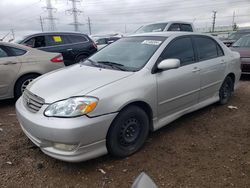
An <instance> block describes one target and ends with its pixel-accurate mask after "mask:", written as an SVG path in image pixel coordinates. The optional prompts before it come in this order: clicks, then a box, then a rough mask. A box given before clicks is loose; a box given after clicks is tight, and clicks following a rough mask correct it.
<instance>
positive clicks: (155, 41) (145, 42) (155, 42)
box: [142, 40, 162, 46]
mask: <svg viewBox="0 0 250 188" xmlns="http://www.w3.org/2000/svg"><path fill="white" fill-rule="evenodd" d="M161 43H162V41H159V40H144V41H143V42H142V44H148V45H155V46H159V45H160V44H161Z"/></svg>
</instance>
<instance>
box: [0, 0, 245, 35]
mask: <svg viewBox="0 0 250 188" xmlns="http://www.w3.org/2000/svg"><path fill="white" fill-rule="evenodd" d="M51 1H52V5H53V7H54V8H56V10H54V11H53V15H54V17H55V18H57V20H56V21H55V25H56V30H60V31H61V30H66V31H73V29H74V27H73V26H72V25H70V23H72V22H73V18H72V15H70V14H69V12H67V11H66V10H68V9H71V7H72V4H71V1H70V0H51ZM45 6H46V0H0V18H1V20H0V38H1V37H2V36H4V35H5V34H7V33H8V32H9V31H10V29H12V28H13V29H14V31H15V34H16V36H17V37H20V36H21V35H27V34H30V33H34V32H40V31H41V26H40V22H39V17H40V16H41V17H42V19H43V23H44V28H45V30H48V29H49V22H48V20H47V19H46V17H47V14H48V13H47V12H46V10H45V8H43V7H45ZM77 6H78V9H79V10H80V11H82V13H81V14H79V15H78V18H79V22H81V23H82V24H83V25H82V26H80V31H81V32H84V33H88V25H87V18H88V17H89V18H90V20H91V28H92V33H94V34H95V33H110V32H122V33H124V32H125V31H126V32H132V31H134V30H135V29H136V28H138V27H139V26H140V25H143V24H145V23H151V22H157V21H158V22H159V21H168V20H183V21H189V22H194V25H195V26H196V27H211V23H212V11H213V10H216V11H217V12H218V13H217V19H216V25H217V26H222V25H231V24H232V20H233V12H234V11H235V21H236V23H237V24H238V25H240V26H250V0H82V1H80V2H79V3H77Z"/></svg>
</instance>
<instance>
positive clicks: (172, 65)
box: [157, 59, 180, 70]
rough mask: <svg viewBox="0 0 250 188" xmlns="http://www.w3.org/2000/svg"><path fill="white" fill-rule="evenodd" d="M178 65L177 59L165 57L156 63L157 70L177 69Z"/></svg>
mask: <svg viewBox="0 0 250 188" xmlns="http://www.w3.org/2000/svg"><path fill="white" fill-rule="evenodd" d="M179 67H180V60H179V59H165V60H163V61H161V62H160V63H159V64H158V65H157V68H158V69H159V70H168V69H177V68H179Z"/></svg>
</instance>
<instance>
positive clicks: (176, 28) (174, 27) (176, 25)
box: [168, 23, 181, 31]
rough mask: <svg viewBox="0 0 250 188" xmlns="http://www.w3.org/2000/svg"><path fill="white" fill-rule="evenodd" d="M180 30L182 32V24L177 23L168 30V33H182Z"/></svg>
mask: <svg viewBox="0 0 250 188" xmlns="http://www.w3.org/2000/svg"><path fill="white" fill-rule="evenodd" d="M180 30H181V28H180V24H177V23H174V24H172V25H171V26H170V27H169V29H168V31H180Z"/></svg>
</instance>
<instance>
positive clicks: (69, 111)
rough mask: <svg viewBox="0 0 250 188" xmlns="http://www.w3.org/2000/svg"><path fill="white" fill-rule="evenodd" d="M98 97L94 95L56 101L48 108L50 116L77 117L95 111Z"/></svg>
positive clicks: (46, 114) (46, 113) (46, 112)
mask: <svg viewBox="0 0 250 188" xmlns="http://www.w3.org/2000/svg"><path fill="white" fill-rule="evenodd" d="M97 102H98V99H97V98H94V97H72V98H69V99H65V100H62V101H58V102H55V103H53V104H51V105H49V106H48V108H46V110H45V111H44V115H45V116H48V117H77V116H81V115H84V114H87V113H89V112H91V111H93V110H94V109H95V107H96V105H97Z"/></svg>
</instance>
